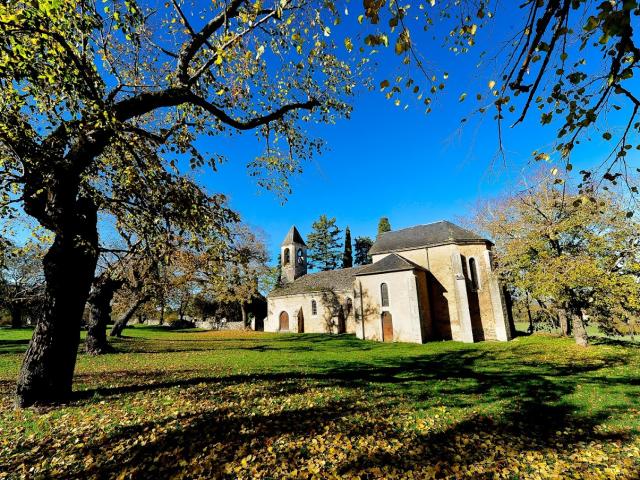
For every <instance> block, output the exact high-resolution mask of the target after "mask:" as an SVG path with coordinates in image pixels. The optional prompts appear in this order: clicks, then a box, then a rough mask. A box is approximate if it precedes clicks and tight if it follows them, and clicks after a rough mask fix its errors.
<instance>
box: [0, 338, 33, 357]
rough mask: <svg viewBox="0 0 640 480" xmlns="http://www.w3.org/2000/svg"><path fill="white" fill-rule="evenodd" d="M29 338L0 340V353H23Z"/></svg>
mask: <svg viewBox="0 0 640 480" xmlns="http://www.w3.org/2000/svg"><path fill="white" fill-rule="evenodd" d="M29 341H30V339H28V338H25V339H20V340H0V355H7V354H12V355H15V354H19V353H24V352H25V350H26V349H27V345H29Z"/></svg>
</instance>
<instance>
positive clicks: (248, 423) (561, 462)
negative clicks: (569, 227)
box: [0, 327, 640, 479]
mask: <svg viewBox="0 0 640 480" xmlns="http://www.w3.org/2000/svg"><path fill="white" fill-rule="evenodd" d="M125 333H126V335H127V337H126V338H123V339H121V340H118V341H116V342H115V343H114V345H115V347H116V348H117V350H118V353H115V354H111V355H105V356H101V357H89V356H86V355H80V356H79V359H78V365H77V369H76V379H75V388H76V391H77V396H76V397H77V398H76V399H75V400H74V401H73V402H71V403H69V404H67V405H65V406H63V407H58V408H52V409H44V410H38V411H36V410H33V409H28V410H24V411H16V410H13V408H12V398H11V394H12V391H13V388H14V381H15V377H16V375H17V372H18V368H19V365H20V361H21V356H22V353H23V352H24V350H25V348H26V345H27V341H28V338H29V336H30V334H31V332H30V331H29V330H19V331H11V330H0V389H1V390H0V399H1V404H0V478H4V477H9V478H14V477H15V478H20V477H27V478H44V477H47V478H50V477H54V478H63V479H70V478H82V479H85V478H93V477H97V478H111V477H118V478H167V477H177V478H220V477H222V478H246V479H253V478H274V479H280V478H361V479H365V478H385V479H387V478H419V479H423V478H431V477H435V478H463V477H467V478H496V477H498V478H509V479H517V478H638V475H639V473H638V472H640V348H638V347H635V346H624V345H618V344H615V343H614V342H609V341H606V340H600V342H601V343H602V344H600V345H597V346H592V347H589V348H587V349H580V348H578V347H576V346H574V345H573V343H572V341H571V340H565V339H558V338H553V337H550V336H545V335H533V336H530V337H519V338H517V339H516V340H514V341H512V342H510V343H489V342H486V343H480V344H475V345H465V344H461V343H456V342H437V343H430V344H426V345H411V344H381V343H374V342H366V341H360V340H357V339H355V338H354V337H351V336H346V335H344V336H325V335H313V334H306V335H284V334H283V335H277V334H266V333H257V332H200V331H183V332H171V331H167V330H163V329H162V328H159V327H136V328H132V329H127V330H126V331H125Z"/></svg>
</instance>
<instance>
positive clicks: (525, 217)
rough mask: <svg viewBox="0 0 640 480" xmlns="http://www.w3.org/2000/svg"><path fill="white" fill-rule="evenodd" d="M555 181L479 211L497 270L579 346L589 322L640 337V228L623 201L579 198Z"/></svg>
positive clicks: (608, 197)
mask: <svg viewBox="0 0 640 480" xmlns="http://www.w3.org/2000/svg"><path fill="white" fill-rule="evenodd" d="M556 180H557V178H552V179H548V178H543V179H542V180H541V181H538V182H535V183H534V186H533V187H530V188H528V189H526V190H524V191H522V192H521V193H518V194H515V195H513V196H509V197H506V198H504V199H502V200H499V201H496V202H490V203H489V204H488V205H486V206H485V207H483V208H481V209H480V211H479V213H478V215H477V217H476V220H475V223H476V225H477V226H478V227H479V228H481V229H482V230H484V231H486V232H487V233H488V234H489V235H490V237H491V238H493V239H494V241H495V243H496V252H497V264H498V268H497V271H498V272H499V274H500V275H501V276H502V277H503V279H504V280H505V282H507V283H508V284H510V285H512V286H513V287H515V288H516V289H517V290H518V291H519V292H521V293H523V294H524V297H526V299H527V300H528V299H529V297H531V298H534V299H537V300H538V301H539V303H540V305H543V306H544V308H545V309H546V310H549V311H551V312H553V313H554V314H555V315H557V316H558V317H559V319H560V323H561V324H562V323H563V322H567V323H568V324H570V325H571V327H572V328H573V333H574V337H575V340H576V343H578V344H579V345H587V342H588V337H587V332H586V326H585V322H586V320H587V319H589V321H592V322H596V323H599V324H600V325H601V326H602V327H604V328H605V329H607V330H616V331H620V332H624V331H625V329H626V332H625V333H630V331H631V333H633V332H635V331H637V329H638V327H640V325H638V319H639V318H640V283H639V281H640V240H639V239H638V237H637V235H638V231H640V225H639V224H638V221H637V220H634V218H633V217H632V216H629V215H628V214H627V212H626V208H624V204H623V203H622V200H621V199H620V198H618V197H617V196H614V195H612V194H610V193H607V192H600V193H596V192H595V191H592V192H591V195H585V194H580V193H578V192H577V189H575V188H574V189H572V188H570V187H568V186H567V185H565V184H564V183H560V182H556ZM521 296H522V295H521ZM634 322H635V324H636V325H635V327H634V326H633V325H631V324H632V323H634ZM634 328H635V330H634Z"/></svg>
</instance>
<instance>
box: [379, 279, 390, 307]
mask: <svg viewBox="0 0 640 480" xmlns="http://www.w3.org/2000/svg"><path fill="white" fill-rule="evenodd" d="M380 300H381V302H382V306H383V307H388V306H389V287H387V284H386V283H383V284H381V285H380Z"/></svg>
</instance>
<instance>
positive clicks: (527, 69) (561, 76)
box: [358, 0, 640, 188]
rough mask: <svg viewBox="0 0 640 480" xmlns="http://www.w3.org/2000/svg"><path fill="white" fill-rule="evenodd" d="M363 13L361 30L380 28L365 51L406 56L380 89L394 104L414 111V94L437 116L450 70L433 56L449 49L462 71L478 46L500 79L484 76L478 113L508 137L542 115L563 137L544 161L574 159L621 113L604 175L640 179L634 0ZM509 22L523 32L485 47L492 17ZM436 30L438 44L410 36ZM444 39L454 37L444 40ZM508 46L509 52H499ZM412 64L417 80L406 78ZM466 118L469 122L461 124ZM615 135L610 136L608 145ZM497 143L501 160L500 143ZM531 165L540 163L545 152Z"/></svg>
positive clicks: (437, 5) (378, 4) (450, 4)
mask: <svg viewBox="0 0 640 480" xmlns="http://www.w3.org/2000/svg"><path fill="white" fill-rule="evenodd" d="M363 6H364V14H363V15H361V16H360V17H359V18H358V20H359V22H360V23H363V22H365V20H368V23H370V24H371V25H372V26H374V27H373V28H375V33H371V34H369V35H367V36H365V38H364V44H365V46H366V47H368V49H369V50H370V51H371V52H375V51H376V50H377V49H380V48H387V47H388V46H389V45H394V51H395V53H396V55H398V56H399V57H400V58H401V63H402V69H399V74H398V75H396V76H395V78H394V77H393V76H391V75H389V77H388V78H385V79H384V80H382V81H381V82H380V90H381V91H383V92H385V96H386V97H387V98H388V99H389V100H392V101H393V102H394V103H395V105H396V106H400V105H402V104H403V103H404V108H408V106H409V103H407V102H406V100H405V97H410V96H414V97H415V98H416V99H417V100H418V101H421V102H423V103H424V105H425V108H426V111H427V113H428V112H430V111H431V105H432V102H433V101H434V100H435V98H436V96H437V95H438V94H439V93H440V92H441V91H443V90H444V89H445V86H446V82H447V80H448V78H449V74H448V73H447V72H446V69H445V70H444V71H438V69H437V68H435V67H433V66H432V65H429V63H430V62H429V61H428V60H429V52H430V50H431V49H432V48H442V47H443V46H444V47H445V48H448V50H449V51H450V52H451V53H452V54H453V55H454V60H453V61H455V62H457V63H459V62H461V61H462V60H461V58H460V54H465V53H468V52H470V51H471V49H472V48H474V47H475V46H476V45H478V46H479V47H480V48H483V50H482V51H481V52H478V55H477V58H479V59H482V58H483V57H491V58H493V59H494V61H493V63H495V64H497V72H495V73H493V72H492V73H491V74H492V75H495V77H494V78H487V81H486V83H485V84H486V85H488V90H489V91H488V92H487V91H478V92H476V94H475V97H476V99H477V101H478V107H477V108H476V109H475V110H474V111H473V112H472V114H473V115H476V114H485V113H487V112H492V113H493V119H494V120H495V121H496V122H498V124H499V125H498V127H499V128H498V131H499V132H501V129H502V124H503V123H505V122H506V124H508V125H512V126H514V125H517V124H521V123H522V122H524V120H525V118H526V117H527V116H528V115H531V112H539V113H538V114H539V115H540V117H539V119H540V120H539V121H540V123H541V124H542V125H552V128H555V129H556V130H557V135H556V138H557V141H556V143H555V145H553V151H554V152H549V153H544V155H546V156H547V158H550V157H551V156H552V155H553V154H554V153H555V155H553V156H557V157H558V158H559V159H562V160H563V161H567V159H568V158H569V157H570V155H571V153H572V151H573V149H574V148H575V147H576V145H578V144H579V143H581V141H584V140H585V139H589V138H590V136H592V135H593V134H594V133H596V134H597V135H600V134H601V132H599V131H598V130H602V129H604V128H606V125H604V126H602V128H600V127H601V125H599V124H600V123H601V119H602V118H603V117H604V115H602V114H603V113H606V112H609V111H611V110H616V111H620V110H622V111H623V114H624V115H625V118H624V121H623V122H620V125H621V127H622V128H620V129H618V131H617V132H615V135H616V140H617V141H616V142H615V143H614V144H613V147H612V149H611V156H612V162H611V163H610V164H609V163H607V165H606V169H601V170H600V171H599V172H598V173H599V174H600V175H601V177H602V178H604V179H605V180H607V181H611V182H613V183H615V180H616V178H617V177H618V176H620V175H625V177H627V172H628V170H631V169H634V170H636V171H638V169H637V167H635V166H632V165H629V164H628V160H627V157H628V155H629V153H630V151H631V149H632V148H638V147H640V144H639V143H638V141H637V134H638V133H639V132H640V122H639V121H638V114H639V113H640V98H638V95H637V92H636V90H637V89H636V88H634V87H635V85H634V80H635V78H634V77H635V76H637V69H638V62H639V59H640V49H639V48H638V45H637V38H636V37H637V36H636V35H635V34H634V27H635V28H636V29H637V23H638V16H639V15H640V6H639V4H638V2H637V0H611V1H603V2H590V1H588V0H527V1H524V2H521V3H520V4H519V5H518V7H517V8H519V9H521V10H522V11H521V12H520V13H516V14H515V15H514V14H513V12H507V11H506V10H507V9H512V8H514V5H513V4H504V3H501V2H499V1H498V0H489V1H484V2H475V1H468V0H438V1H437V2H436V1H435V0H430V1H429V2H424V3H421V2H418V3H417V4H416V3H409V4H402V5H401V4H399V3H397V2H396V1H395V0H388V1H387V0H367V1H365V2H364V4H363ZM416 10H417V11H416ZM505 14H507V15H513V16H514V18H517V17H518V16H520V18H521V19H522V20H521V24H520V25H519V26H518V28H517V29H516V30H517V32H518V33H517V34H516V35H515V36H514V37H513V38H501V39H500V41H498V42H495V41H494V40H495V39H494V40H491V41H490V42H488V43H483V42H481V41H479V40H481V39H482V40H486V38H483V35H481V31H482V28H483V27H490V25H491V22H492V19H493V18H497V17H500V16H504V15H505ZM387 25H388V26H387ZM430 30H433V31H434V34H433V35H432V38H433V40H434V45H433V46H432V45H429V44H427V45H425V44H424V43H423V44H421V45H420V46H418V45H416V44H415V43H414V42H413V41H412V38H411V33H412V32H420V33H422V31H430ZM441 31H445V32H447V33H448V35H447V36H445V39H444V42H443V41H442V38H441V36H440V32H441ZM502 42H504V43H505V44H507V43H508V45H509V46H508V47H507V48H504V49H500V50H498V49H494V48H493V47H494V46H495V45H496V44H502ZM592 59H601V63H600V64H599V65H595V66H594V65H593V62H592ZM471 61H472V60H471V59H470V61H469V63H471ZM473 61H474V62H475V63H476V65H475V66H476V68H482V67H481V66H482V64H483V61H482V60H481V61H480V62H476V59H475V58H474V60H473ZM406 66H411V67H413V68H414V71H415V72H416V73H414V74H412V73H408V74H407V73H406V72H407V70H408V69H407V68H406ZM467 94H468V92H462V93H461V94H460V95H459V100H460V101H464V99H465V98H466V97H467ZM534 115H535V113H534ZM467 120H468V118H464V119H462V123H464V122H466V121H467ZM599 120H600V122H599ZM499 135H500V136H501V134H500V133H499ZM613 135H614V134H613V133H611V132H607V133H605V135H604V138H605V139H611V138H612V137H613ZM499 142H500V151H501V152H502V153H503V154H504V151H503V147H502V138H499ZM533 157H534V158H535V159H537V160H539V159H540V158H541V157H540V155H539V152H535V153H534V154H533ZM612 171H613V173H612ZM593 173H594V170H585V171H583V172H582V174H583V178H584V179H585V180H588V179H589V178H590V177H591V175H593ZM634 187H635V188H637V185H635V186H634Z"/></svg>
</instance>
